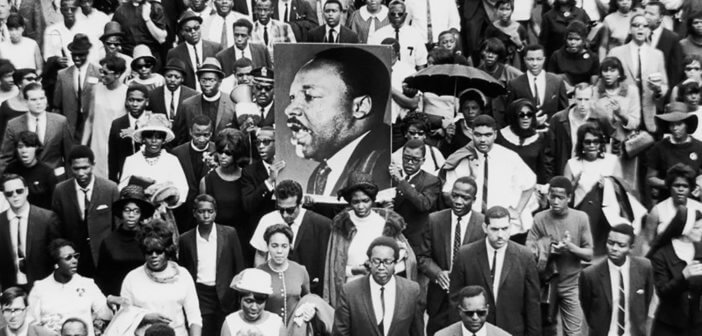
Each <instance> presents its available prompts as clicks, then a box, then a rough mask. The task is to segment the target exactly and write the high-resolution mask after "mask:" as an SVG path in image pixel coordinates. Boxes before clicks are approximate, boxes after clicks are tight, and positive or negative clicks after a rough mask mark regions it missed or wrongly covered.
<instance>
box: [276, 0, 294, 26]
mask: <svg viewBox="0 0 702 336" xmlns="http://www.w3.org/2000/svg"><path fill="white" fill-rule="evenodd" d="M286 4H287V5H288V17H287V19H286V17H285V5H286ZM291 11H292V1H290V0H288V1H284V0H281V1H278V17H279V18H280V21H283V22H290V12H291Z"/></svg>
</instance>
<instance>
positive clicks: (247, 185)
mask: <svg viewBox="0 0 702 336" xmlns="http://www.w3.org/2000/svg"><path fill="white" fill-rule="evenodd" d="M256 149H257V150H258V154H259V155H260V156H261V160H256V161H254V162H252V163H251V164H250V165H248V166H246V167H244V170H243V171H242V172H241V198H242V201H243V204H244V210H246V212H247V213H248V214H249V221H250V225H249V227H252V228H253V227H256V225H258V221H259V220H260V219H261V217H263V216H264V215H265V214H267V213H269V212H271V211H274V210H275V200H273V192H274V189H275V184H276V180H277V179H278V173H279V172H280V170H282V169H283V168H284V167H285V162H284V161H277V162H273V159H274V157H275V130H274V129H273V127H270V126H264V127H261V128H260V129H259V130H258V132H256ZM308 271H309V269H308Z"/></svg>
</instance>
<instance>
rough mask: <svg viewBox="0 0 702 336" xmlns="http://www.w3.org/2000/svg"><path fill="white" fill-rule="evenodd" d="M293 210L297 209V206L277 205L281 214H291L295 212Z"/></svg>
mask: <svg viewBox="0 0 702 336" xmlns="http://www.w3.org/2000/svg"><path fill="white" fill-rule="evenodd" d="M295 210H297V206H292V207H289V208H283V207H278V211H280V214H281V215H283V214H288V215H292V214H294V213H295Z"/></svg>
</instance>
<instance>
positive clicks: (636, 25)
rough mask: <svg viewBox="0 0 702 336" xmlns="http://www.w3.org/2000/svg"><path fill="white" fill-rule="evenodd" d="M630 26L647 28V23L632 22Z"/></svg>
mask: <svg viewBox="0 0 702 336" xmlns="http://www.w3.org/2000/svg"><path fill="white" fill-rule="evenodd" d="M631 26H632V27H634V28H648V23H632V24H631Z"/></svg>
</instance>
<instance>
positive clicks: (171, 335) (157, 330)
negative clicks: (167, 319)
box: [144, 323, 175, 336]
mask: <svg viewBox="0 0 702 336" xmlns="http://www.w3.org/2000/svg"><path fill="white" fill-rule="evenodd" d="M144 336H175V331H174V330H173V328H171V327H169V326H168V324H165V323H154V324H152V325H151V326H150V327H148V328H146V331H145V332H144Z"/></svg>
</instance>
